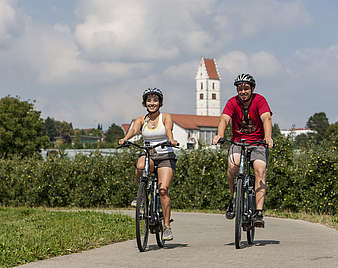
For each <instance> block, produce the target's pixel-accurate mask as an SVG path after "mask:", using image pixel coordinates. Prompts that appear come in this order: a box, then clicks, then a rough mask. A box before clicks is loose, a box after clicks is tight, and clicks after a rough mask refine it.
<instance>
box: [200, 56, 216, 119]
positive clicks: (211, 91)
mask: <svg viewBox="0 0 338 268" xmlns="http://www.w3.org/2000/svg"><path fill="white" fill-rule="evenodd" d="M195 80H196V115H208V116H219V115H220V112H221V98H220V97H221V96H220V93H221V90H220V89H221V88H220V76H219V72H218V70H217V65H216V61H215V59H207V58H204V57H202V58H201V60H200V64H199V66H198V71H197V74H196V77H195Z"/></svg>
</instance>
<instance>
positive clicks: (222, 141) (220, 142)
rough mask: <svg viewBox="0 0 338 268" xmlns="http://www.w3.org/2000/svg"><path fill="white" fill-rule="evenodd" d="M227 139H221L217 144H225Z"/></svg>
mask: <svg viewBox="0 0 338 268" xmlns="http://www.w3.org/2000/svg"><path fill="white" fill-rule="evenodd" d="M225 141H226V139H225V138H220V139H219V140H218V142H217V143H219V144H223V143H225Z"/></svg>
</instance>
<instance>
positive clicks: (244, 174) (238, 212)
mask: <svg viewBox="0 0 338 268" xmlns="http://www.w3.org/2000/svg"><path fill="white" fill-rule="evenodd" d="M224 142H229V143H231V144H234V145H237V146H240V147H241V155H240V164H239V173H238V175H236V177H235V181H234V194H235V197H234V199H235V209H234V211H235V246H236V249H239V248H240V243H241V236H242V233H241V228H243V231H246V236H247V241H248V244H249V245H252V244H253V241H254V238H255V225H254V222H253V218H254V216H255V212H256V193H255V176H254V175H251V174H250V170H251V169H250V167H251V163H250V156H251V152H252V150H253V149H254V148H255V147H253V146H258V145H263V146H265V147H266V148H267V146H268V145H267V143H266V142H265V141H254V142H250V143H245V139H241V142H234V141H232V140H227V139H224V138H221V139H220V140H219V141H218V143H220V144H223V143H224ZM250 146H251V147H250Z"/></svg>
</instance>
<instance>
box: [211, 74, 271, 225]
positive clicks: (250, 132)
mask: <svg viewBox="0 0 338 268" xmlns="http://www.w3.org/2000/svg"><path fill="white" fill-rule="evenodd" d="M234 85H235V86H236V89H237V96H234V97H232V98H230V99H229V100H228V101H227V103H226V105H225V107H224V110H223V113H222V115H221V116H220V122H219V125H218V132H217V135H216V136H215V137H214V139H213V144H217V142H218V141H219V139H220V138H223V137H224V131H225V129H226V127H227V125H228V124H229V123H231V124H232V140H233V141H235V142H240V141H241V139H245V140H246V142H247V143H250V142H253V141H257V140H265V141H266V143H267V144H268V147H269V148H272V146H273V140H272V138H271V133H272V123H271V115H272V113H271V110H270V107H269V105H268V103H267V101H266V100H265V98H264V97H263V96H261V95H259V94H257V93H253V91H254V89H255V87H256V81H255V80H254V78H253V77H252V76H251V75H250V74H240V75H238V76H237V78H236V79H235V82H234ZM240 150H241V148H240V147H239V146H236V145H231V146H230V148H229V155H228V172H227V176H228V182H229V187H230V201H229V205H228V208H227V210H226V218H227V219H233V218H234V217H235V213H234V207H233V195H234V178H235V176H236V174H237V173H238V167H239V162H240ZM267 156H268V149H266V148H265V147H264V146H257V147H256V148H254V149H253V151H252V153H251V159H250V161H251V163H252V165H253V168H254V172H255V178H256V179H255V192H256V214H255V217H254V224H255V226H256V227H264V220H263V205H264V196H265V192H266V166H267Z"/></svg>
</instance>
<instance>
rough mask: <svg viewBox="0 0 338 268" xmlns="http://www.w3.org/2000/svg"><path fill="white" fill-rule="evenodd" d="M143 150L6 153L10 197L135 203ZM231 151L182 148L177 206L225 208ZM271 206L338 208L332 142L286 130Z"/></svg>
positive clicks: (272, 176) (4, 188)
mask: <svg viewBox="0 0 338 268" xmlns="http://www.w3.org/2000/svg"><path fill="white" fill-rule="evenodd" d="M137 156H138V153H137V151H134V150H130V151H124V152H123V153H119V154H115V155H112V156H108V157H106V156H101V155H100V154H94V155H92V156H83V155H82V156H81V155H78V156H77V157H76V158H75V159H74V160H69V159H68V158H49V159H47V160H46V161H44V160H41V159H37V158H27V159H16V158H14V159H2V160H0V202H1V203H2V204H3V205H12V206H19V205H26V206H49V207H57V206H58V207H59V206H61V207H65V206H76V207H98V206H115V207H125V206H128V205H129V203H130V201H131V200H132V198H133V197H134V195H135V193H136V185H135V175H134V167H135V163H136V159H137ZM226 159H227V151H226V149H224V150H206V149H204V150H203V149H202V150H194V151H182V152H181V153H180V154H179V157H178V161H177V170H176V174H175V179H174V181H173V183H172V187H171V192H170V195H171V197H172V206H173V207H175V208H199V209H202V208H211V209H224V208H225V207H226V204H227V201H228V199H229V190H228V183H227V177H226V169H227V161H226ZM267 178H268V179H267V183H268V190H267V196H266V202H265V207H266V208H281V209H290V210H293V211H299V210H302V211H303V210H306V211H309V212H320V213H329V214H336V208H337V206H338V203H337V150H336V147H335V146H334V145H332V144H327V145H326V146H325V147H324V148H321V147H313V148H311V149H309V150H308V151H306V152H301V151H297V152H294V151H293V149H292V147H291V144H290V143H289V141H288V140H287V139H285V138H282V137H280V138H279V139H277V140H276V141H275V147H274V149H273V150H271V152H270V158H269V166H268V172H267Z"/></svg>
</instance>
